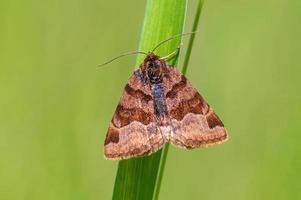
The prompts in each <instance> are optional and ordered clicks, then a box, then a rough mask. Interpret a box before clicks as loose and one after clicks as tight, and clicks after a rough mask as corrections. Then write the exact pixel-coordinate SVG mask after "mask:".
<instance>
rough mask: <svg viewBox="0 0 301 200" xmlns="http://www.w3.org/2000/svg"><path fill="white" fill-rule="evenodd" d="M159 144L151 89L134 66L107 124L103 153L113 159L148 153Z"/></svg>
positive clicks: (159, 138) (155, 149)
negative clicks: (133, 70)
mask: <svg viewBox="0 0 301 200" xmlns="http://www.w3.org/2000/svg"><path fill="white" fill-rule="evenodd" d="M163 144H164V139H163V137H162V134H161V133H160V131H159V129H158V127H157V125H156V122H155V116H154V102H153V98H152V93H151V89H150V88H149V86H148V85H147V84H145V83H144V82H143V79H142V78H141V71H140V69H138V70H136V71H135V72H134V74H133V75H132V76H131V77H130V79H129V81H128V83H127V85H126V86H125V89H124V92H123V95H122V97H121V99H120V101H119V104H118V106H117V108H116V111H115V113H114V116H113V118H112V120H111V123H110V125H109V129H108V132H107V135H106V139H105V144H104V155H105V157H106V158H107V159H114V160H119V159H127V158H131V157H136V156H143V155H149V154H151V153H153V152H155V151H157V150H158V149H160V148H161V147H162V145H163Z"/></svg>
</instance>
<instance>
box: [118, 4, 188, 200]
mask: <svg viewBox="0 0 301 200" xmlns="http://www.w3.org/2000/svg"><path fill="white" fill-rule="evenodd" d="M185 14H186V0H148V1H147V6H146V12H145V17H144V23H143V31H142V35H141V39H140V47H139V50H140V51H150V50H151V49H152V48H153V47H154V46H155V45H156V44H158V43H159V42H161V41H162V40H165V39H167V38H169V37H171V36H174V35H177V34H179V33H182V32H183V25H184V20H185ZM180 41H181V38H177V39H174V40H172V41H170V42H168V43H166V44H164V45H162V46H161V47H160V48H159V49H157V50H156V54H158V55H160V56H164V55H167V54H169V53H170V52H172V51H174V50H175V49H176V48H177V47H178V46H179V44H180ZM143 59H144V57H143V56H138V58H137V62H136V66H139V64H140V63H141V62H142V61H143ZM176 60H177V57H175V58H173V59H171V60H170V62H172V63H175V62H176ZM161 152H162V151H161V150H160V151H158V152H157V153H154V154H153V155H151V156H148V157H142V158H134V159H130V160H122V161H120V162H119V164H118V171H117V175H116V179H115V186H114V191H113V199H114V200H119V199H139V200H140V199H143V200H148V199H149V200H151V199H153V194H154V189H155V185H156V179H157V176H158V170H159V165H160V158H161Z"/></svg>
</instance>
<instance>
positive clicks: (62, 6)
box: [0, 0, 301, 200]
mask: <svg viewBox="0 0 301 200" xmlns="http://www.w3.org/2000/svg"><path fill="white" fill-rule="evenodd" d="M196 3H197V1H193V0H191V1H189V4H188V12H187V22H186V31H189V30H190V27H191V24H192V20H193V16H194V12H195V6H196ZM144 8H145V1H138V0H137V1H118V2H117V1H104V0H98V1H95V0H86V1H84V0H73V1H71V0H64V1H59V0H52V1H50V0H44V1H38V0H28V1H20V0H19V1H18V0H2V1H1V2H0V66H1V72H0V94H1V96H0V199H9V200H10V199H12V200H15V199H16V200H19V199H20V200H21V199H26V200H27V199H30V200H40V199H43V200H53V199H55V200H67V199H70V200H71V199H72V200H74V199H80V200H82V199H85V200H86V199H89V200H90V199H91V200H94V199H95V200H96V199H110V198H111V194H112V189H113V184H114V178H115V174H116V169H117V162H114V161H106V160H104V158H103V153H102V152H103V141H104V137H105V134H106V129H107V126H108V124H109V121H110V119H111V117H112V114H113V112H114V110H115V106H116V105H117V102H118V99H119V97H120V95H121V92H122V90H123V87H124V85H125V83H126V82H127V79H128V77H129V76H130V75H131V73H132V71H133V69H134V67H135V66H134V63H135V56H133V57H128V58H124V59H120V60H119V61H117V62H114V63H112V64H110V65H108V66H106V67H103V68H102V69H99V70H96V69H95V66H96V65H97V64H100V63H102V62H104V61H106V60H107V59H109V58H112V57H114V56H116V55H118V54H120V53H121V52H125V51H129V50H135V49H137V47H138V43H139V35H140V31H141V27H142V21H143V16H144ZM300 23H301V2H300V1H298V0H266V1H261V0H253V1H248V0H231V1H217V0H208V1H205V5H204V7H203V13H202V16H201V21H200V27H201V28H200V31H199V33H198V34H197V37H196V41H195V45H194V48H193V53H192V57H191V62H190V66H189V68H188V74H187V77H188V78H189V79H190V80H191V82H192V83H193V84H194V86H195V87H196V88H198V89H199V90H200V91H201V93H202V95H203V96H204V97H205V98H206V99H207V101H208V102H209V103H210V104H211V105H212V106H213V107H214V108H215V110H216V112H217V113H218V114H219V116H220V117H221V118H222V120H223V122H224V124H225V125H226V127H227V128H228V131H229V134H230V139H229V141H228V142H227V143H226V144H224V145H220V146H217V147H214V148H208V149H198V150H192V151H185V150H182V149H176V148H173V147H171V148H170V151H169V155H168V158H167V163H166V168H165V173H164V177H163V182H162V188H161V195H160V197H161V199H179V200H180V199H206V200H216V199H231V200H232V199H250V200H254V199H279V200H280V199H281V200H282V199H301V181H300V180H301V145H300V142H301V95H300V89H301V87H300V86H301V79H300V75H301V69H300V67H301V66H300V64H301V56H300V55H301V54H300V53H301V40H300V35H301V26H300V25H301V24H300ZM185 42H186V43H187V39H186V40H184V43H185ZM183 50H185V46H184V48H183ZM180 61H181V60H180ZM179 65H181V62H180V64H179ZM146 187H147V185H146Z"/></svg>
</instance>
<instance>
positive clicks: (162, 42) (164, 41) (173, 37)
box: [151, 31, 197, 52]
mask: <svg viewBox="0 0 301 200" xmlns="http://www.w3.org/2000/svg"><path fill="white" fill-rule="evenodd" d="M195 33H197V31H194V32H189V33H181V34H178V35H174V36H172V37H170V38H168V39H166V40H163V41H161V42H160V43H159V44H157V45H156V46H155V48H153V50H152V51H151V52H154V51H155V50H156V49H157V48H158V47H160V46H161V45H162V44H164V43H166V42H168V41H170V40H173V39H175V38H178V37H181V36H186V35H192V34H195Z"/></svg>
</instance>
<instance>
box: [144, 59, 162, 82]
mask: <svg viewBox="0 0 301 200" xmlns="http://www.w3.org/2000/svg"><path fill="white" fill-rule="evenodd" d="M146 71H147V76H148V78H149V81H150V83H152V84H155V83H161V82H162V63H161V62H160V60H159V59H158V60H154V61H149V62H147V66H146Z"/></svg>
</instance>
